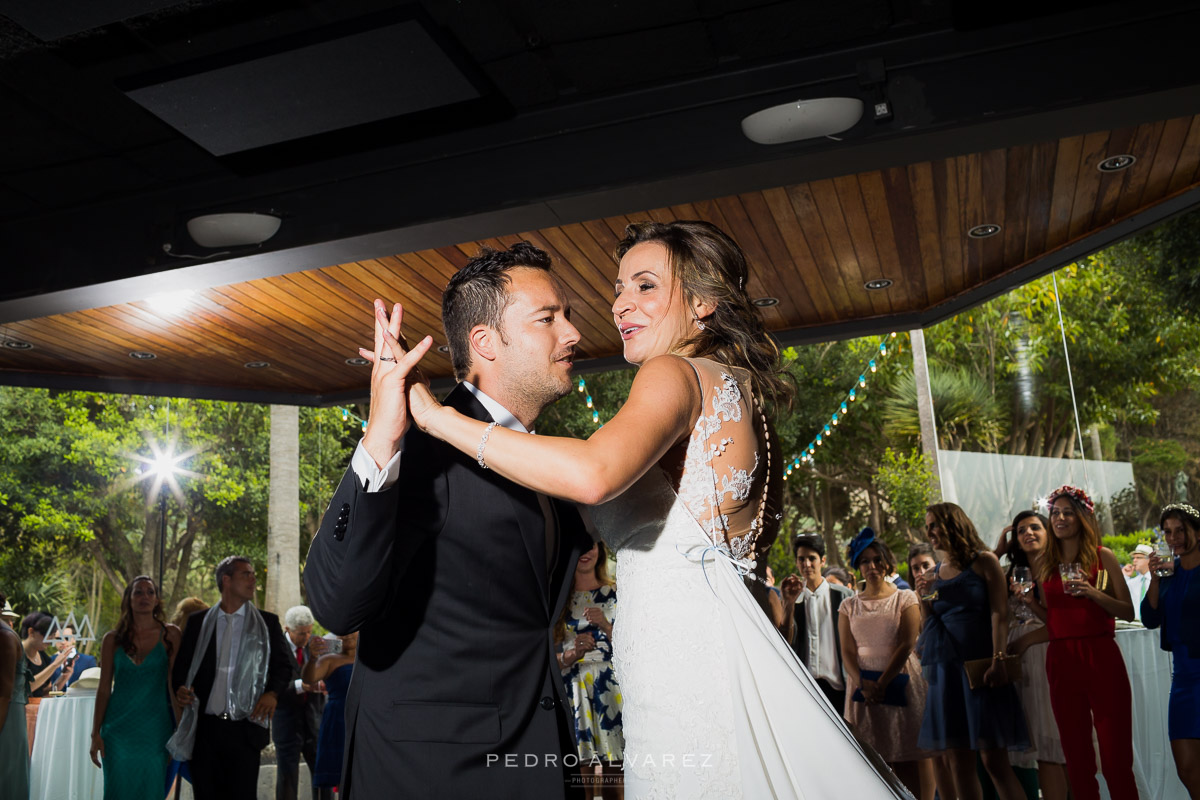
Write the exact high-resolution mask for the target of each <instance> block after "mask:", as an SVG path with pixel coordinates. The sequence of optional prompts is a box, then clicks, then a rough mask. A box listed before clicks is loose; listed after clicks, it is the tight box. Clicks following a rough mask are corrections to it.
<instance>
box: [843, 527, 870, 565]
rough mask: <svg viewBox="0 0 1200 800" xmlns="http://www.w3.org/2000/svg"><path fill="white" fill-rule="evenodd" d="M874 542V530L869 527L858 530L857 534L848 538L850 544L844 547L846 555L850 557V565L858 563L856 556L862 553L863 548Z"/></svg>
mask: <svg viewBox="0 0 1200 800" xmlns="http://www.w3.org/2000/svg"><path fill="white" fill-rule="evenodd" d="M874 542H875V531H873V530H871V528H869V527H867V528H863V529H862V530H861V531H859V532H858V535H857V536H855V537H854V538H853V539H851V540H850V545H849V546H848V547H847V548H846V555H847V556H848V557H849V559H850V566H851V567H854V566H855V565H856V564H857V563H858V557H859V556H861V555H862V553H863V550H866V549H867V548H868V547H870V546H871V545H872V544H873V543H874Z"/></svg>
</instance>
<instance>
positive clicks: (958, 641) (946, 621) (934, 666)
mask: <svg viewBox="0 0 1200 800" xmlns="http://www.w3.org/2000/svg"><path fill="white" fill-rule="evenodd" d="M925 529H926V535H927V536H928V538H929V543H930V544H931V545H933V547H934V549H935V550H936V551H937V552H938V554H939V555H940V556H941V557H942V561H941V563H939V564H938V565H937V567H936V568H935V569H934V570H931V571H929V572H926V573H925V574H923V575H922V576H921V577H920V578H919V579H918V580H917V594H918V595H919V596H920V597H921V598H922V607H923V612H924V616H925V621H924V624H923V627H922V631H921V641H920V645H919V647H920V651H921V666H922V671H923V673H924V675H925V681H926V682H927V683H928V685H929V690H928V694H927V695H926V700H925V716H924V717H923V719H922V720H921V735H920V737H919V739H918V741H917V744H918V745H919V746H920V747H921V749H923V750H930V751H936V752H939V753H940V754H941V756H942V757H943V758H944V759H945V760H946V762H947V763H948V765H949V767H950V771H951V773H952V774H953V776H954V783H955V786H956V788H957V792H956V794H957V796H958V797H959V798H962V800H980V798H982V796H983V794H982V791H983V790H982V788H981V787H980V785H979V779H978V778H977V777H976V774H975V752H976V751H978V753H979V756H980V758H981V759H982V761H983V765H984V767H985V768H986V769H987V771H988V774H989V775H990V776H991V779H992V783H993V784H995V786H996V791H997V792H998V794H999V795H1000V798H1001V800H1024V797H1025V792H1024V790H1023V789H1022V788H1021V783H1020V781H1018V780H1017V776H1016V773H1014V772H1013V770H1012V767H1011V766H1009V762H1008V750H1009V749H1019V750H1024V749H1026V748H1027V747H1028V746H1029V735H1028V733H1027V732H1026V730H1025V718H1024V716H1023V714H1022V713H1021V703H1020V700H1019V699H1018V698H1017V692H1016V689H1015V688H1014V687H1013V685H1012V684H1005V685H1000V684H1001V682H1002V681H1003V680H1004V675H1005V672H1004V665H1003V663H1002V662H1003V661H1004V660H1005V659H1006V658H1007V648H1008V587H1007V581H1006V580H1005V578H1004V572H1003V570H1001V568H1000V561H999V559H997V558H996V556H995V555H993V554H992V552H991V550H990V549H988V548H987V547H986V546H985V545H984V544H983V542H982V541H981V540H980V538H979V534H978V533H977V532H976V530H975V525H974V524H973V523H972V522H971V520H970V519H969V518H968V517H967V515H966V514H965V513H964V512H963V510H962V509H961V508H959V507H958V506H957V505H955V504H954V503H937V504H935V505H932V506H929V508H928V509H926V513H925ZM989 657H990V658H991V664H990V665H989V667H988V669H987V671H986V672H985V673H984V683H985V684H986V685H985V686H981V687H979V688H977V689H972V688H971V686H970V682H969V680H968V678H967V672H966V668H965V666H964V662H966V661H972V660H976V659H986V658H989Z"/></svg>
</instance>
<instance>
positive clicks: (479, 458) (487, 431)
mask: <svg viewBox="0 0 1200 800" xmlns="http://www.w3.org/2000/svg"><path fill="white" fill-rule="evenodd" d="M494 427H496V423H494V422H490V423H488V426H487V427H486V428H484V429H483V438H481V439H480V440H479V448H478V449H477V450H476V451H475V462H476V463H477V464H479V466H480V468H481V469H487V468H488V465H487V464H485V463H484V462H483V448H485V447H487V442H488V437H489V436H491V435H492V428H494Z"/></svg>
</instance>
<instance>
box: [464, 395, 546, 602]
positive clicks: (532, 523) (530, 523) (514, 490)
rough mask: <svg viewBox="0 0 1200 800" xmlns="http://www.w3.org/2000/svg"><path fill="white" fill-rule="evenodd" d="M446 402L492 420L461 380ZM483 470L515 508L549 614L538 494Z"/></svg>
mask: <svg viewBox="0 0 1200 800" xmlns="http://www.w3.org/2000/svg"><path fill="white" fill-rule="evenodd" d="M446 405H448V406H451V407H452V408H454V409H455V410H456V411H458V412H460V413H462V414H465V415H466V416H468V417H471V418H472V419H477V420H482V421H483V422H492V421H493V420H492V416H491V414H489V413H488V412H487V409H486V408H484V407H483V404H482V403H480V402H479V401H478V400H476V399H475V395H473V394H471V391H470V390H469V389H467V387H465V386H463V385H462V384H461V383H460V384H459V385H458V386H456V387H455V388H454V390H453V391H451V392H450V394H449V395H447V396H446ZM480 472H482V475H481V477H482V479H483V480H486V481H490V482H493V483H496V484H498V485H502V486H503V487H504V489H505V494H506V495H507V496H508V500H509V503H510V504H511V507H512V514H513V516H514V517H515V518H516V520H517V525H518V526H519V527H520V529H521V540H522V542H523V543H524V546H525V552H526V554H527V555H528V556H529V566H530V568H532V569H533V574H534V578H535V579H536V580H537V582H538V586H539V587H541V593H540V594H541V597H542V604H543V606H544V607H545V608H546V610H547V613H549V601H548V598H547V596H546V594H547V578H546V520H545V518H544V517H543V516H542V509H541V507H540V504H539V503H538V499H537V495H536V494H535V493H534V492H532V491H530V490H529V489H526V488H525V487H524V486H518V485H517V484H515V483H513V482H512V481H509V480H506V479H505V478H501V477H500V476H499V475H496V473H494V472H490V471H489V472H484V471H483V470H480Z"/></svg>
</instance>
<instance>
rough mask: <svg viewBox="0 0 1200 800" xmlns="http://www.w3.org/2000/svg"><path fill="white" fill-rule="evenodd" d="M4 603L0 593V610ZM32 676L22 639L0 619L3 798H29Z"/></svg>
mask: <svg viewBox="0 0 1200 800" xmlns="http://www.w3.org/2000/svg"><path fill="white" fill-rule="evenodd" d="M5 600H6V598H5V597H4V595H3V594H0V607H3V606H4V602H5ZM29 677H30V676H29V669H28V667H27V666H26V664H25V653H24V652H23V651H22V649H21V637H20V636H18V635H17V632H16V631H14V630H13V629H12V627H11V626H10V625H9V624H8V622H6V621H5V620H4V619H3V618H0V787H3V790H4V796H5V797H11V798H13V800H18V798H19V800H26V798H28V797H29V738H28V736H27V735H26V730H25V703H26V701H27V700H28V698H29Z"/></svg>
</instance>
